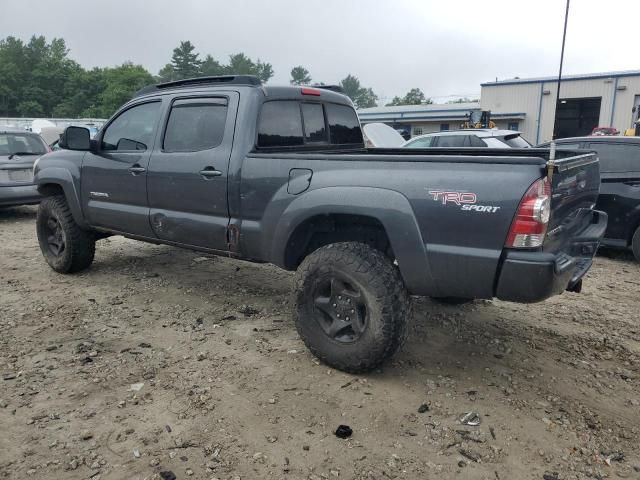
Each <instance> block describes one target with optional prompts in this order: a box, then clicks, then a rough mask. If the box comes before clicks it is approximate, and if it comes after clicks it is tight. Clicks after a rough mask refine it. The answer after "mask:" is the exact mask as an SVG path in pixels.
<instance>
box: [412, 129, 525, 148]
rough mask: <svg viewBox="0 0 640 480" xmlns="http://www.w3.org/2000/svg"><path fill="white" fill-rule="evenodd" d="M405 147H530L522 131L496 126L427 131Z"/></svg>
mask: <svg viewBox="0 0 640 480" xmlns="http://www.w3.org/2000/svg"><path fill="white" fill-rule="evenodd" d="M402 147H403V148H432V147H455V148H458V147H487V148H529V147H531V144H530V143H529V142H527V141H526V140H525V139H524V138H523V137H522V136H521V135H520V132H516V131H514V130H498V129H495V128H474V129H466V130H448V131H445V132H436V133H427V134H425V135H420V136H418V137H413V138H412V139H410V140H408V141H407V142H406V143H405V144H404V145H402Z"/></svg>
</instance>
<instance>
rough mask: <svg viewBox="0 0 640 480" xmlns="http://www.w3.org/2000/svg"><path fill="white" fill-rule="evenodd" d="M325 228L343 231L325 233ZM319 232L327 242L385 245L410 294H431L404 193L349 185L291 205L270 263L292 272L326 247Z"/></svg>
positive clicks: (319, 191) (281, 223) (428, 273)
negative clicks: (314, 252)
mask: <svg viewBox="0 0 640 480" xmlns="http://www.w3.org/2000/svg"><path fill="white" fill-rule="evenodd" d="M354 222H355V223H354ZM327 225H329V226H331V225H333V227H335V226H336V225H337V226H338V227H340V228H339V229H338V230H335V228H333V229H331V228H328V229H327V228H326V227H327ZM310 226H313V228H311V231H309V227H310ZM318 226H320V228H318ZM343 227H346V228H343ZM345 230H347V231H345ZM317 233H321V234H322V235H321V236H323V237H324V238H325V240H332V241H340V242H344V241H361V242H363V243H367V244H370V245H372V244H373V245H374V246H377V247H378V248H379V246H380V245H384V244H387V245H388V248H385V249H384V250H386V251H383V253H387V254H389V253H390V252H392V254H393V256H394V258H395V260H396V261H397V264H398V267H399V269H400V273H401V275H402V278H403V280H404V282H405V285H406V286H407V289H408V290H409V292H410V293H412V294H418V295H428V294H431V293H433V291H434V283H433V277H432V275H431V270H430V267H429V263H428V259H427V253H426V250H425V244H424V241H423V239H422V235H421V233H420V229H419V226H418V222H417V219H416V217H415V214H414V212H413V209H412V207H411V204H410V203H409V200H408V199H407V198H406V197H405V196H404V195H402V194H401V193H399V192H396V191H393V190H387V189H382V188H374V187H353V186H349V187H326V188H321V189H316V190H312V191H310V192H308V193H305V194H304V195H301V196H300V197H298V198H297V199H296V200H294V201H293V202H291V203H290V204H289V205H288V207H287V208H286V209H285V210H284V212H283V213H282V215H281V216H280V218H279V221H278V222H277V224H276V226H275V228H274V229H273V235H272V236H271V238H272V240H271V252H270V261H271V262H272V263H275V264H276V265H279V266H281V267H283V268H286V269H288V270H293V269H295V268H297V266H298V264H299V262H301V261H302V259H304V257H305V255H308V254H309V253H310V252H311V251H313V250H315V249H317V248H319V247H321V246H323V245H326V244H327V243H326V242H322V241H317V242H315V243H314V241H313V239H314V234H317ZM350 235H351V237H350ZM315 238H316V239H317V238H318V237H317V236H316V237H315ZM329 243H331V242H329Z"/></svg>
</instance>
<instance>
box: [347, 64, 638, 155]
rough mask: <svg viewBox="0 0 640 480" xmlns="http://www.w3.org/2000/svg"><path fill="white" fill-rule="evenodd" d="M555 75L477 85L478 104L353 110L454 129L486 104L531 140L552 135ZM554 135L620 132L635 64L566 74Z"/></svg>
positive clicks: (369, 118)
mask: <svg viewBox="0 0 640 480" xmlns="http://www.w3.org/2000/svg"><path fill="white" fill-rule="evenodd" d="M557 82H558V78H557V77H541V78H514V79H511V80H501V81H496V82H490V83H483V84H482V85H481V94H480V104H478V103H454V104H445V105H403V106H399V107H374V108H364V109H361V110H358V115H359V116H360V121H361V122H362V123H363V124H366V123H372V122H383V123H386V124H388V125H391V126H392V127H394V128H395V129H396V130H399V131H401V132H404V133H405V134H407V135H411V136H415V135H421V134H423V133H431V132H437V131H442V130H455V129H458V128H460V125H461V124H462V123H463V122H464V121H465V120H466V115H468V114H469V113H470V112H471V111H480V110H490V111H491V119H492V120H493V121H494V122H495V123H496V126H497V127H498V128H500V129H507V130H518V131H521V132H522V133H523V136H524V137H525V138H526V139H527V140H529V141H530V142H531V143H533V144H538V143H542V142H545V141H548V140H551V138H552V136H553V124H554V118H555V115H556V108H555V104H556V92H557V85H558V84H557ZM557 110H558V112H557V113H558V122H557V126H556V128H557V136H558V137H560V138H563V137H573V136H580V135H588V134H590V133H591V131H592V130H593V128H594V127H613V128H616V129H617V130H619V131H620V133H621V134H622V133H624V131H625V130H626V129H628V128H631V127H632V126H633V122H634V121H636V120H637V119H638V115H639V114H640V70H631V71H623V72H606V73H592V74H585V75H565V76H563V77H562V83H561V88H560V103H559V108H558V109H557Z"/></svg>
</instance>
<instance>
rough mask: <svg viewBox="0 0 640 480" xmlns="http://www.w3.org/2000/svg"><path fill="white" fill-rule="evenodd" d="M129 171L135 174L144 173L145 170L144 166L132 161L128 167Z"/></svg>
mask: <svg viewBox="0 0 640 480" xmlns="http://www.w3.org/2000/svg"><path fill="white" fill-rule="evenodd" d="M129 171H130V172H131V173H132V174H133V175H137V174H138V173H144V172H146V171H147V169H146V168H144V167H141V166H140V165H139V164H137V163H134V164H133V165H132V166H131V167H129Z"/></svg>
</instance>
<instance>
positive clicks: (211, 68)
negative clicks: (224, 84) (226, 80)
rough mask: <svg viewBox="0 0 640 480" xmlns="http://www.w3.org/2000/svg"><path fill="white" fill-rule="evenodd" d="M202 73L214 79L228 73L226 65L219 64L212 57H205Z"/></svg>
mask: <svg viewBox="0 0 640 480" xmlns="http://www.w3.org/2000/svg"><path fill="white" fill-rule="evenodd" d="M200 73H201V74H202V75H205V76H207V77H214V76H216V75H224V74H225V73H226V70H225V67H224V65H222V64H221V63H220V62H218V61H217V60H216V59H215V58H213V57H212V56H211V55H207V56H206V57H204V60H203V61H202V65H201V66H200Z"/></svg>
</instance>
